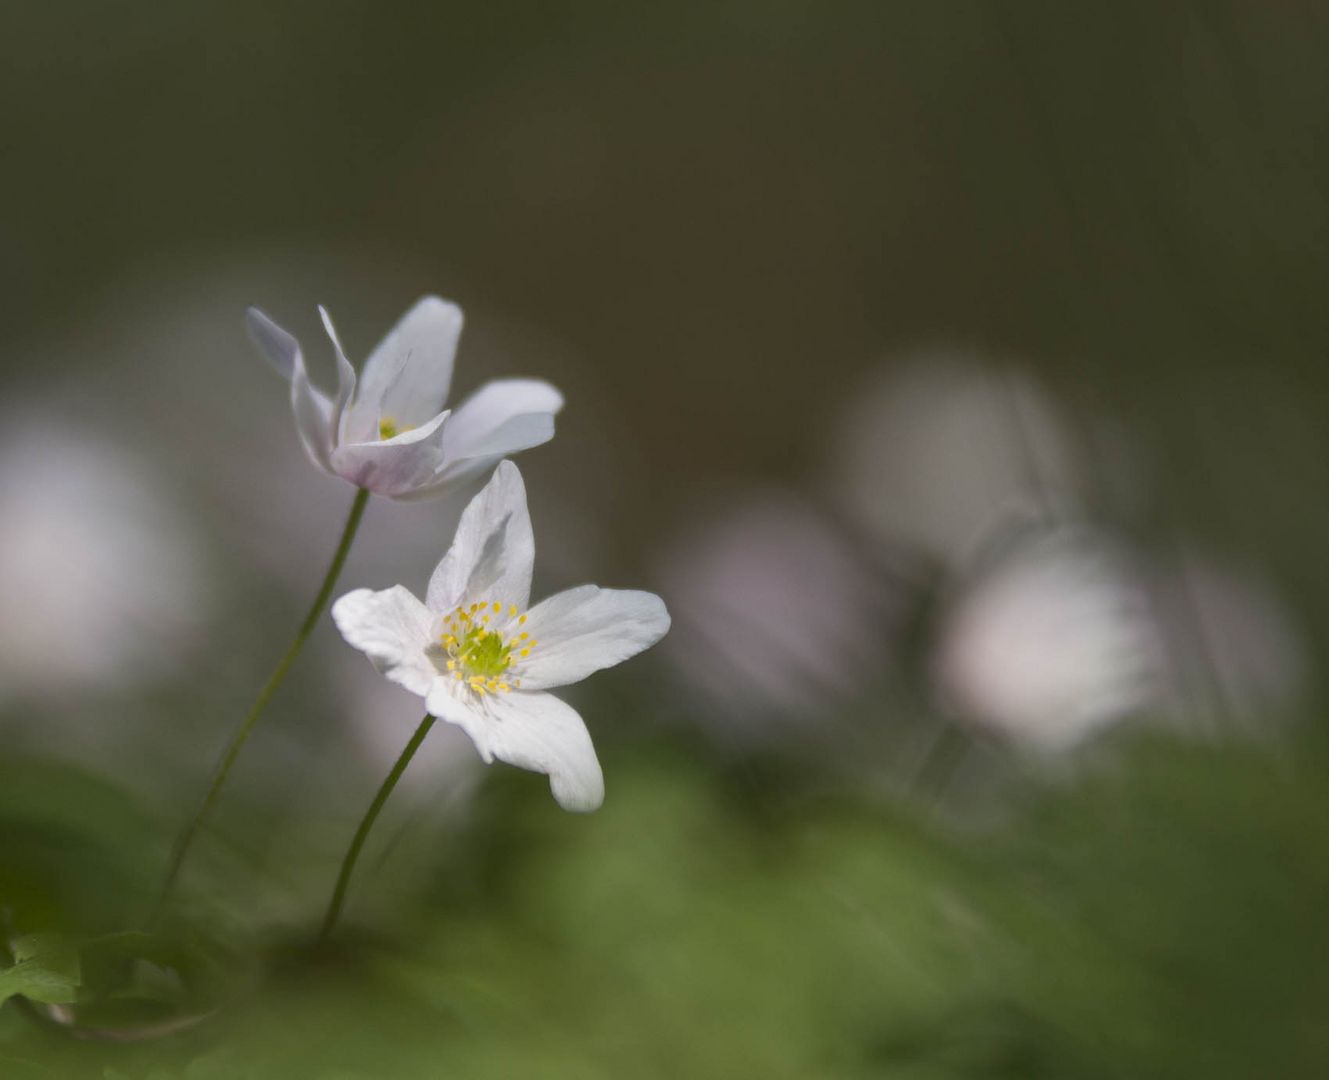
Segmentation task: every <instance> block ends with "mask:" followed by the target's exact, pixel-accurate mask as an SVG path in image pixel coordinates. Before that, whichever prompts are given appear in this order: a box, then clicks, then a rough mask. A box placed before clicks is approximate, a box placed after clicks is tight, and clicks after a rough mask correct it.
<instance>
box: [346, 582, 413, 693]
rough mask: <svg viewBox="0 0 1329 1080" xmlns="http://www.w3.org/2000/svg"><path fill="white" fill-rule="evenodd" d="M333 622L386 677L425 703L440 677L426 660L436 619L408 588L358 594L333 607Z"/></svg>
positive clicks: (366, 590) (368, 591)
mask: <svg viewBox="0 0 1329 1080" xmlns="http://www.w3.org/2000/svg"><path fill="white" fill-rule="evenodd" d="M332 620H333V622H335V623H336V624H337V629H338V630H340V631H341V636H342V637H344V638H345V639H346V640H347V641H348V642H349V643H350V644H351V645H354V646H355V647H356V648H357V649H359V650H360V651H361V652H363V653H364V654H365V655H366V656H368V657H369V659H370V661H371V662H372V663H373V665H374V667H376V668H377V669H378V670H379V672H380V673H382V674H383V675H384V676H386V677H387V678H388V679H390V680H391V681H392V682H395V683H396V684H397V685H398V686H403V687H405V688H406V689H407V690H409V691H411V693H413V694H419V695H420V696H421V697H424V696H425V695H427V694H428V693H429V689H430V687H431V686H432V685H433V683H434V680H436V679H437V678H438V677H439V676H438V668H436V667H435V666H434V663H433V661H432V660H431V659H430V658H429V656H428V655H427V654H426V652H425V650H426V648H428V646H429V644H430V642H431V640H432V636H431V635H432V630H433V624H434V616H433V614H432V613H431V612H430V610H429V609H428V608H427V607H425V605H424V604H422V603H421V602H420V601H419V600H418V599H417V598H416V597H415V596H414V595H412V593H411V591H410V590H409V589H407V588H404V587H403V586H401V585H394V586H393V587H392V588H390V589H384V590H382V591H381V592H374V591H373V590H372V589H356V590H355V591H354V592H348V593H347V594H346V595H345V596H343V597H341V598H340V599H339V600H338V601H337V602H336V603H335V604H333V605H332Z"/></svg>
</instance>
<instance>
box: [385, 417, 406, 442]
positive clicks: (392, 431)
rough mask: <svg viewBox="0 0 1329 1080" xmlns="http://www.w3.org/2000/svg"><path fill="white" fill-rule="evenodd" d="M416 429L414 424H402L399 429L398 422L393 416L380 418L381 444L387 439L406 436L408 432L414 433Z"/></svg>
mask: <svg viewBox="0 0 1329 1080" xmlns="http://www.w3.org/2000/svg"><path fill="white" fill-rule="evenodd" d="M414 429H415V425H414V424H402V425H401V426H400V427H398V426H397V421H396V420H394V419H393V418H392V417H391V416H380V417H379V418H378V437H379V441H380V442H381V441H383V440H385V439H392V438H395V437H396V436H398V435H401V434H404V433H405V432H407V431H413V430H414Z"/></svg>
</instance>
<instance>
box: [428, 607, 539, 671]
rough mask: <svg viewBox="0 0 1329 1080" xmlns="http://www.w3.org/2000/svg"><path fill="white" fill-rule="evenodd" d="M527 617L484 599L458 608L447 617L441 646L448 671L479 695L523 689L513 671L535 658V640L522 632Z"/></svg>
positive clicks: (515, 609) (511, 608) (440, 634)
mask: <svg viewBox="0 0 1329 1080" xmlns="http://www.w3.org/2000/svg"><path fill="white" fill-rule="evenodd" d="M525 625H526V616H525V614H524V613H523V614H519V613H518V611H517V608H516V606H515V605H512V604H509V605H508V607H507V610H506V612H505V611H504V609H503V605H502V604H500V603H499V602H498V601H497V600H492V601H491V600H480V601H477V602H476V603H474V604H472V605H471V606H470V607H467V608H460V607H459V608H456V609H455V610H453V611H450V612H448V614H447V615H446V616H444V618H443V623H442V626H441V628H440V630H439V635H438V638H439V645H440V646H441V648H442V651H443V653H444V654H445V655H446V657H447V666H448V671H449V673H450V674H451V675H452V677H453V678H454V679H455V680H457V681H458V682H464V683H465V684H466V685H467V686H469V687H470V688H471V689H472V690H474V691H475V692H476V693H477V694H507V693H510V692H511V691H512V690H513V688H514V687H519V686H521V680H520V679H514V678H512V677H511V668H512V666H513V665H514V664H515V663H518V662H520V661H521V660H523V659H525V658H526V657H528V656H530V655H531V650H532V649H533V648H534V647H535V638H533V637H531V635H530V634H529V633H528V632H527V631H525V630H523V629H522V627H523V626H525Z"/></svg>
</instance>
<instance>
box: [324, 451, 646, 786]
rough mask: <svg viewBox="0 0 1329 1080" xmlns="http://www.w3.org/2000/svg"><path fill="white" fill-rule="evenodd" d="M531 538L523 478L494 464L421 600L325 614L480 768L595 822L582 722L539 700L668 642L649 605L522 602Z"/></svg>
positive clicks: (604, 600) (580, 596)
mask: <svg viewBox="0 0 1329 1080" xmlns="http://www.w3.org/2000/svg"><path fill="white" fill-rule="evenodd" d="M534 562H535V538H534V535H533V533H532V531H531V519H530V515H529V513H528V511H527V507H526V488H525V485H524V484H523V483H522V479H521V473H520V472H519V471H518V470H517V467H516V466H515V465H513V464H512V462H510V461H504V462H501V463H500V464H499V466H498V468H497V469H496V470H495V471H494V475H493V477H492V478H491V479H490V481H489V483H488V484H486V485H485V487H484V489H483V490H482V491H481V492H480V494H478V495H477V496H476V497H475V498H474V499H473V500H471V503H470V505H469V506H467V508H466V510H465V511H464V512H463V513H462V516H461V522H460V524H459V525H458V526H457V533H456V536H455V537H454V538H453V541H452V546H451V547H450V548H449V549H448V552H447V554H446V555H444V556H443V559H442V561H441V562H439V564H438V566H437V567H436V568H435V570H434V573H433V576H432V577H431V578H430V579H429V588H428V591H427V592H426V595H425V600H424V601H421V600H419V599H418V598H417V597H416V596H415V595H413V594H412V593H411V592H410V591H409V590H407V589H405V588H403V587H402V586H400V585H397V586H394V587H393V588H390V589H384V590H382V591H381V592H374V591H372V590H370V589H356V590H355V591H354V592H350V593H347V594H346V595H345V596H343V597H341V599H339V600H338V601H337V602H336V603H335V604H333V606H332V617H333V619H334V621H335V622H336V623H337V628H338V629H339V630H340V631H341V632H342V636H343V637H344V638H346V640H347V641H348V642H349V643H350V644H351V645H353V646H355V647H356V648H357V649H360V650H361V651H362V652H364V653H365V655H367V656H368V657H369V659H370V660H371V661H372V662H373V664H374V666H375V667H376V668H378V670H379V671H380V672H382V674H383V675H384V676H385V677H386V678H388V679H389V680H390V681H392V682H394V683H396V684H397V685H398V686H401V687H403V688H404V689H406V690H409V691H410V692H411V693H413V694H416V695H418V696H420V697H422V698H424V699H425V704H426V707H427V708H428V710H429V712H430V713H432V714H433V715H434V716H436V717H437V718H438V719H440V720H445V721H447V722H448V723H449V724H456V725H457V726H458V727H460V728H461V729H462V730H463V731H465V732H466V734H467V735H469V736H470V738H471V741H472V742H474V743H475V746H476V749H477V750H479V752H480V756H481V757H482V758H484V760H485V761H486V762H490V761H492V760H493V759H494V758H499V759H500V760H502V761H506V762H508V763H509V764H512V765H516V766H518V767H519V768H523V769H530V770H532V771H535V772H541V773H545V774H546V775H547V776H548V777H549V786H550V788H551V790H552V791H553V793H554V798H555V799H557V800H558V803H559V805H560V806H562V807H563V808H564V809H566V810H576V811H586V810H594V809H596V808H597V807H598V806H599V805H600V803H601V801H602V800H603V798H604V777H603V775H602V774H601V771H600V762H599V760H598V759H597V758H596V755H595V748H594V747H593V746H592V745H591V738H590V735H589V734H588V733H587V731H586V725H585V724H584V723H583V722H582V719H581V717H580V716H579V715H578V714H577V712H576V710H575V709H573V708H572V707H571V706H569V705H567V704H565V703H564V702H563V701H561V700H560V699H559V698H557V697H555V696H554V695H553V694H549V693H546V692H545V691H547V690H549V689H551V688H553V687H559V686H568V685H571V684H572V683H576V682H580V681H581V680H582V679H584V678H586V676H588V675H590V674H591V673H592V672H595V671H600V670H602V669H604V668H608V667H613V666H614V665H616V664H620V663H622V662H623V661H624V660H627V659H629V658H630V657H633V656H636V655H637V654H638V653H639V652H642V651H643V650H645V649H648V648H650V647H651V646H652V645H654V644H655V643H656V642H657V641H659V640H660V638H661V637H663V636H664V634H665V632H666V631H667V630H668V629H669V614H668V612H667V611H666V610H665V606H664V603H663V602H662V601H661V599H660V598H659V597H658V596H655V595H653V594H652V593H647V592H639V591H635V590H627V589H601V588H599V587H598V586H595V585H581V586H578V587H577V588H574V589H567V590H565V591H564V592H561V593H557V594H556V595H554V596H551V597H549V598H548V599H546V600H544V601H542V602H541V603H539V604H536V605H535V606H534V607H532V608H530V610H529V611H528V610H527V606H528V605H529V603H530V593H531V574H532V569H533V566H534Z"/></svg>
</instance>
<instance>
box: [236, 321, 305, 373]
mask: <svg viewBox="0 0 1329 1080" xmlns="http://www.w3.org/2000/svg"><path fill="white" fill-rule="evenodd" d="M245 329H247V330H248V331H249V339H250V340H251V341H252V342H253V343H254V344H255V345H257V346H258V350H259V352H261V353H262V354H263V355H264V356H265V357H267V360H268V363H270V364H271V365H272V366H273V367H274V368H276V369H277V374H278V375H280V376H281V377H282V378H283V379H287V380H289V379H290V378H291V377H292V376H294V374H295V369H296V366H297V363H299V365H300V366H303V362H302V361H301V360H300V343H299V342H298V341H296V340H295V338H294V337H293V336H292V335H291V334H289V333H287V332H286V331H285V330H283V329H282V328H281V327H280V326H278V325H277V324H276V323H275V322H273V321H272V320H271V319H270V318H268V316H267V315H266V314H265V313H264V312H262V311H260V310H259V309H258V308H256V307H251V308H249V309H247V310H246V311H245Z"/></svg>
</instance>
